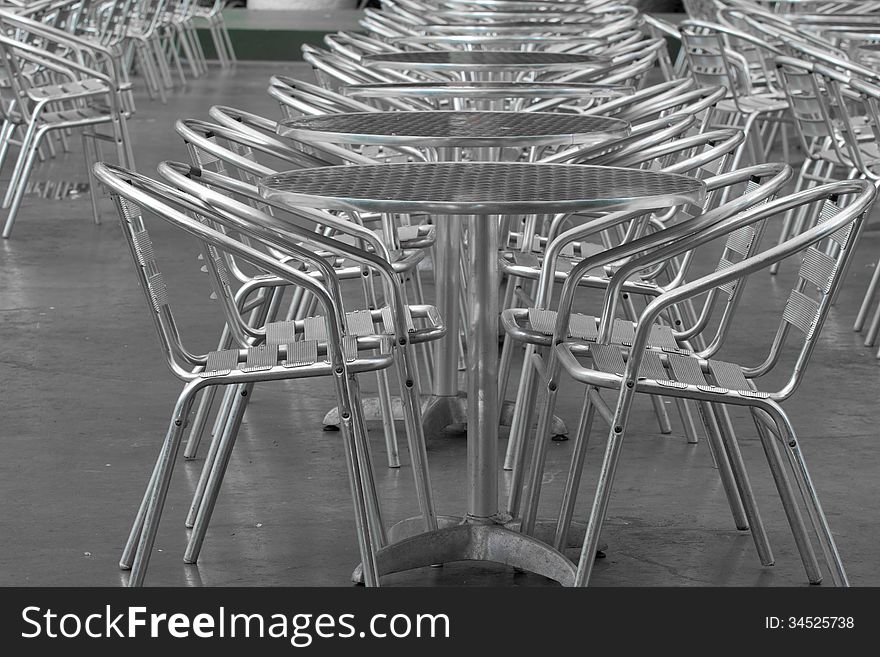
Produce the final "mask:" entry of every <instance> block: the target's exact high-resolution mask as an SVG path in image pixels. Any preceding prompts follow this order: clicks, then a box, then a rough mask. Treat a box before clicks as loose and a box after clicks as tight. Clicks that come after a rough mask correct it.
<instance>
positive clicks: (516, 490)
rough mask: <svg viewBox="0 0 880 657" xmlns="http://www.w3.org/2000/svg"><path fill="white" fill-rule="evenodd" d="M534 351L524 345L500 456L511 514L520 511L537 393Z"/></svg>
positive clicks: (532, 347)
mask: <svg viewBox="0 0 880 657" xmlns="http://www.w3.org/2000/svg"><path fill="white" fill-rule="evenodd" d="M536 354H537V348H536V347H535V346H533V345H526V349H525V355H524V357H523V364H522V371H521V372H520V378H519V388H517V391H516V402H515V403H514V407H513V420H512V421H511V423H510V437H509V438H508V442H507V453H506V455H505V458H504V469H505V470H512V471H513V472H512V474H511V477H510V489H509V492H508V500H507V512H508V513H509V514H510V515H511V516H514V517H516V516H518V515H519V512H520V503H521V501H522V487H523V479H524V478H525V469H526V452H527V450H528V445H529V440H528V435H529V427H530V426H531V423H532V413H533V410H534V406H535V402H536V401H537V396H538V385H539V382H538V381H537V376H538V375H537V372H535V368H534V365H533V363H532V358H533V357H534V356H535V355H536Z"/></svg>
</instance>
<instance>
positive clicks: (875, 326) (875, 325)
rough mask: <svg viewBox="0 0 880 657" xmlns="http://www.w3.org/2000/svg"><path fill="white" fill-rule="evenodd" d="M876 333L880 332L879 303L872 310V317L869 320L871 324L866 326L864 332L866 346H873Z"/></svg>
mask: <svg viewBox="0 0 880 657" xmlns="http://www.w3.org/2000/svg"><path fill="white" fill-rule="evenodd" d="M878 333H880V305H878V306H877V309H876V310H875V311H874V318H873V319H872V320H871V325H870V326H869V327H868V331H867V333H865V346H866V347H873V346H874V342H876V340H877V334H878Z"/></svg>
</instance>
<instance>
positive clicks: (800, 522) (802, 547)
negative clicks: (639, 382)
mask: <svg viewBox="0 0 880 657" xmlns="http://www.w3.org/2000/svg"><path fill="white" fill-rule="evenodd" d="M757 412H758V411H756V410H754V409H752V419H753V420H754V422H755V428H756V429H757V430H758V437H759V438H760V440H761V445H762V446H763V448H764V454H765V455H766V457H767V463H768V465H769V466H770V473H771V474H772V475H773V481H774V483H775V484H776V490H777V491H778V493H779V499H780V500H781V501H782V508H783V510H784V511H785V515H786V517H787V518H788V524H789V527H791V533H792V535H793V536H794V542H795V545H796V546H797V549H798V553H799V554H800V555H801V561H802V562H803V564H804V570H806V572H807V579H808V581H809V582H810V584H818V583H819V582H821V581H822V572H821V571H820V570H819V562H818V561H817V560H816V552H815V551H814V550H813V544H812V543H811V542H810V538H809V536H808V535H807V528H806V526H805V525H804V518H803V516H802V515H801V510H800V508H799V507H798V504H797V502H796V501H795V497H794V491H793V490H792V488H791V482H790V481H789V479H788V474H787V473H786V471H785V465H784V464H783V461H782V455H781V454H780V453H779V447H778V445H777V444H776V437H775V436H773V435H771V434H770V433H769V432H768V431H767V429H766V428H765V427H764V425H763V423H762V422H761V420H760V419H759V417H758V415H757Z"/></svg>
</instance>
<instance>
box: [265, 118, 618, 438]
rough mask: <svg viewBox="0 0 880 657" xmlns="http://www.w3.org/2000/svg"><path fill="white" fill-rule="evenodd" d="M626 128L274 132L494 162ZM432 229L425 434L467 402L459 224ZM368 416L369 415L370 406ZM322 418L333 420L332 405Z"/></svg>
mask: <svg viewBox="0 0 880 657" xmlns="http://www.w3.org/2000/svg"><path fill="white" fill-rule="evenodd" d="M628 133H629V124H628V123H627V122H626V121H620V120H618V119H609V118H605V117H590V116H583V115H579V114H564V113H552V112H457V111H426V112H416V111H413V112H362V113H351V114H327V115H321V116H308V117H300V118H295V119H287V120H285V121H282V122H281V123H280V124H279V126H278V134H279V135H281V136H288V137H292V138H294V139H296V140H298V141H302V142H306V143H308V142H331V143H335V144H346V145H353V144H358V145H381V146H386V147H387V146H390V147H394V146H407V147H411V148H412V147H417V148H419V149H422V150H423V151H424V152H425V154H426V156H427V157H429V158H430V159H433V160H443V161H457V160H460V159H462V156H463V154H464V153H465V152H468V153H469V154H470V156H471V159H481V160H490V161H496V160H498V159H500V153H501V149H503V148H505V147H507V148H508V149H509V148H511V147H512V148H515V149H516V151H515V152H516V154H517V155H518V154H519V149H521V148H523V147H533V148H539V147H544V146H563V145H589V144H596V143H600V142H602V141H605V140H608V139H610V138H612V137H615V136H625V135H627V134H628ZM508 214H510V213H508ZM436 231H437V241H436V245H435V258H434V279H435V282H436V295H437V301H436V305H437V307H438V309H439V311H440V314H441V315H442V316H443V318H444V320H445V322H446V336H445V337H443V338H441V339H440V340H438V341H437V342H435V345H436V346H435V349H436V351H435V354H436V356H435V359H434V362H435V367H434V378H433V390H432V391H431V396H430V397H429V398H428V399H427V400H426V402H425V435H426V437H427V438H428V439H434V438H436V437H439V436H440V435H441V434H442V433H443V431H444V430H445V429H446V428H447V427H449V426H452V425H457V426H461V425H464V424H465V423H466V421H467V406H468V401H467V396H466V395H465V394H463V393H462V392H460V391H459V385H458V363H459V343H458V340H459V328H460V325H459V316H458V312H457V310H458V308H459V305H458V304H459V299H460V296H461V293H462V282H461V274H460V272H461V268H460V258H461V255H460V253H461V247H460V244H461V231H460V223H459V222H450V221H443V220H441V221H438V223H437V227H436ZM512 411H513V406H512V404H506V405H505V406H504V408H503V412H502V413H501V415H500V416H499V418H500V422H501V424H502V425H503V426H509V423H510V420H511V418H512ZM376 412H378V407H376ZM367 416H368V418H369V419H374V418H373V417H372V416H373V412H372V409H371V411H370V412H368V413H367ZM496 420H497V419H496ZM324 424H325V425H336V424H338V420H337V418H336V415H335V414H334V411H331V412H330V413H328V414H327V416H326V417H325V418H324ZM554 433H555V434H560V435H562V434H565V433H567V431H566V429H565V425H564V424H562V423H561V422H559V421H557V422H556V424H555V425H554Z"/></svg>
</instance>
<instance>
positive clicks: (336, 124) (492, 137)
mask: <svg viewBox="0 0 880 657" xmlns="http://www.w3.org/2000/svg"><path fill="white" fill-rule="evenodd" d="M277 132H278V134H279V135H281V136H283V137H292V138H294V139H297V140H300V141H305V142H309V141H323V142H330V143H334V144H378V145H388V146H392V145H409V146H430V147H441V146H446V147H461V148H473V147H492V146H516V147H525V146H549V145H573V144H587V143H596V142H601V141H604V140H606V139H610V138H612V137H625V136H626V135H628V134H629V123H628V122H626V121H621V120H620V119H610V118H606V117H601V116H585V115H582V114H568V113H562V112H465V111H441V110H437V111H412V112H352V113H346V114H323V115H319V116H304V117H298V118H294V119H286V120H284V121H281V123H279V124H278V129H277Z"/></svg>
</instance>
